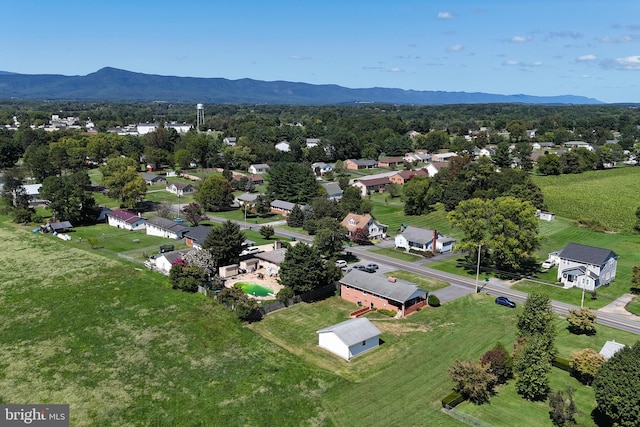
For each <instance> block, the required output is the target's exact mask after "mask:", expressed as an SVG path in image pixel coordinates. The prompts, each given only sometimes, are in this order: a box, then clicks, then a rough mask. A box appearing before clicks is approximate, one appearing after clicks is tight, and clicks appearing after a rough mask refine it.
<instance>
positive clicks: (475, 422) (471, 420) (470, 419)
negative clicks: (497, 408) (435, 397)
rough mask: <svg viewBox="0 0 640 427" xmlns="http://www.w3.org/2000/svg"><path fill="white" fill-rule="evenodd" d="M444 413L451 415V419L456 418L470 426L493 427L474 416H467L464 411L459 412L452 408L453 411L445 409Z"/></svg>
mask: <svg viewBox="0 0 640 427" xmlns="http://www.w3.org/2000/svg"><path fill="white" fill-rule="evenodd" d="M442 411H443V412H444V413H445V414H447V415H449V416H450V417H453V418H455V419H456V420H458V421H462V422H463V423H465V424H466V425H468V426H474V427H493V425H492V424H489V423H487V422H485V421H482V420H480V419H478V418H476V417H474V416H473V415H469V414H466V413H464V412H462V411H459V410H457V409H456V408H451V409H446V408H443V409H442Z"/></svg>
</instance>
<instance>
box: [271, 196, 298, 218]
mask: <svg viewBox="0 0 640 427" xmlns="http://www.w3.org/2000/svg"><path fill="white" fill-rule="evenodd" d="M295 205H296V204H295V203H291V202H287V201H285V200H279V199H276V200H274V201H273V202H271V205H270V206H271V212H274V213H279V214H282V215H285V216H286V215H289V214H290V213H291V211H292V210H293V208H294V207H295Z"/></svg>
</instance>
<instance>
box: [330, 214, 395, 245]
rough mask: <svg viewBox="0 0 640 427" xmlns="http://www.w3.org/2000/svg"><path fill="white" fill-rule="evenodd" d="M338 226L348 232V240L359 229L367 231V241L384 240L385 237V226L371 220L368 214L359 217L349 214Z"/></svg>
mask: <svg viewBox="0 0 640 427" xmlns="http://www.w3.org/2000/svg"><path fill="white" fill-rule="evenodd" d="M340 224H342V225H343V226H344V227H345V228H346V229H347V230H348V232H349V234H348V235H349V238H351V237H352V236H353V234H354V233H355V232H356V230H358V229H360V228H361V229H364V230H366V231H367V236H368V237H369V239H384V238H386V237H387V226H386V225H385V224H380V223H379V222H378V221H376V220H375V219H373V218H372V217H371V215H370V214H363V215H359V214H354V213H349V214H348V215H347V216H345V217H344V219H343V220H342V221H341V222H340Z"/></svg>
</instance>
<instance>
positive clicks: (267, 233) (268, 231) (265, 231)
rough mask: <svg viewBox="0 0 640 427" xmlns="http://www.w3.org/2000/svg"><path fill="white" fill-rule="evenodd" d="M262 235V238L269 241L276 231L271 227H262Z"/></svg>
mask: <svg viewBox="0 0 640 427" xmlns="http://www.w3.org/2000/svg"><path fill="white" fill-rule="evenodd" d="M260 234H261V235H262V237H264V238H265V239H267V240H269V239H271V238H272V237H273V235H274V234H275V230H274V229H273V227H272V226H270V225H263V226H262V227H260Z"/></svg>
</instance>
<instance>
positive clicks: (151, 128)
mask: <svg viewBox="0 0 640 427" xmlns="http://www.w3.org/2000/svg"><path fill="white" fill-rule="evenodd" d="M158 126H159V125H158V123H138V124H137V126H136V130H137V131H138V134H139V135H146V134H148V133H149V132H155V130H156V129H158Z"/></svg>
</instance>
